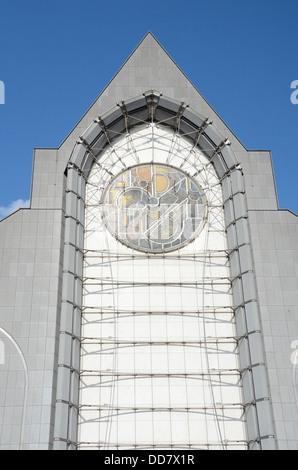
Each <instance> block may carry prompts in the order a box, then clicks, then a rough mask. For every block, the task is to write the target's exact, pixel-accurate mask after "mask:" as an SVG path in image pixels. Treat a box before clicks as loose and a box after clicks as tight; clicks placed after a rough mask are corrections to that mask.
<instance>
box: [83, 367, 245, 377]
mask: <svg viewBox="0 0 298 470" xmlns="http://www.w3.org/2000/svg"><path fill="white" fill-rule="evenodd" d="M225 375H229V376H230V375H240V370H239V369H218V370H217V369H211V370H210V371H206V372H155V373H153V372H119V371H112V370H83V369H82V370H81V372H80V376H81V377H86V376H90V377H194V378H195V377H210V376H218V377H221V376H225Z"/></svg>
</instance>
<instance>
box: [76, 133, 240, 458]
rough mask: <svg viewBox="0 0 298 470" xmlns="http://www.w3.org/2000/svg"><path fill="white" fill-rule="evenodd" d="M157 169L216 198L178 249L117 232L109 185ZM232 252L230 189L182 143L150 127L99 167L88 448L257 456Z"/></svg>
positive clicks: (89, 305)
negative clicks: (142, 243) (240, 352)
mask: <svg viewBox="0 0 298 470" xmlns="http://www.w3.org/2000/svg"><path fill="white" fill-rule="evenodd" d="M152 163H155V164H156V165H158V164H159V165H170V166H171V167H173V168H176V169H181V170H182V171H183V172H186V174H188V175H189V176H190V177H191V178H193V179H194V180H195V182H196V183H195V184H197V185H198V187H200V188H201V189H202V191H203V194H204V197H205V198H206V204H207V209H208V213H207V220H206V223H205V224H204V226H203V227H202V231H198V232H197V236H196V237H195V238H194V239H190V240H189V241H188V243H186V244H185V245H183V244H182V245H183V246H182V245H181V246H180V247H179V249H176V250H175V249H174V246H172V248H173V250H171V251H170V252H167V250H164V251H163V250H157V252H156V253H153V250H148V252H147V253H146V252H141V251H139V250H138V249H137V250H136V249H134V247H133V244H132V245H130V246H126V244H125V243H121V242H120V241H119V240H118V239H117V235H116V233H114V234H113V231H111V230H109V229H107V228H106V227H105V217H104V211H103V210H102V202H103V201H104V195H105V194H106V193H105V191H107V188H111V187H112V186H111V185H110V186H108V185H109V184H110V183H111V181H118V182H119V181H120V180H121V178H122V177H123V174H124V173H125V172H126V173H127V174H130V173H129V171H128V172H127V168H126V167H131V166H133V167H135V165H137V164H140V165H143V167H142V168H146V167H148V165H149V166H150V165H151V164H152ZM126 173H125V174H126ZM183 174H184V173H183ZM119 175H120V179H119V178H118V180H117V177H118V176H119ZM121 175H122V176H121ZM122 179H123V178H122ZM121 181H122V180H121ZM160 183H162V181H160ZM126 196H129V194H127V195H126ZM127 200H129V199H127ZM121 223H125V220H124V219H123V220H122V222H121ZM114 235H116V236H114ZM190 238H191V237H190ZM122 241H123V240H122ZM135 248H138V247H135ZM226 250H227V243H226V233H225V222H224V214H223V209H222V192H221V186H220V183H219V181H218V179H217V176H216V173H215V171H214V169H213V166H212V165H210V163H209V162H208V160H207V158H206V157H205V156H204V155H203V154H202V153H201V152H200V151H199V150H198V149H194V148H192V146H191V144H190V143H189V142H188V141H187V140H186V139H184V138H183V137H182V136H180V135H178V134H175V133H174V132H172V131H171V130H170V129H163V128H162V126H159V127H157V126H155V125H150V126H147V127H140V128H139V129H138V130H137V131H135V132H131V133H129V134H127V135H126V136H123V137H120V138H119V139H118V140H117V141H114V142H113V148H111V149H107V151H106V152H105V153H104V154H103V155H102V156H101V159H100V166H99V165H97V164H95V165H94V167H93V169H92V171H91V174H90V177H89V182H88V183H87V188H86V220H85V247H84V253H85V254H84V279H83V288H84V291H83V314H82V346H81V376H80V420H79V429H78V431H79V432H78V435H79V443H78V447H79V448H80V449H84V448H88V449H90V448H94V449H111V450H113V449H134V448H143V449H150V448H153V447H154V448H160V449H167V448H169V447H170V446H171V448H175V449H184V448H188V449H223V448H229V449H232V448H235V449H236V448H237V449H239V448H243V449H244V448H246V442H245V440H246V436H245V429H244V425H245V423H244V417H243V406H242V396H241V384H240V373H239V370H238V369H239V365H238V356H237V341H236V338H235V324H234V312H233V308H232V305H233V304H232V294H231V279H230V268H229V260H228V254H227V251H226Z"/></svg>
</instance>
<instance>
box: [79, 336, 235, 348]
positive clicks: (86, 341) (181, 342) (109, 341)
mask: <svg viewBox="0 0 298 470" xmlns="http://www.w3.org/2000/svg"><path fill="white" fill-rule="evenodd" d="M77 339H78V338H77ZM236 342H237V339H236V338H234V337H230V338H229V337H227V338H206V339H204V340H191V339H190V340H179V341H178V340H177V341H169V340H163V341H148V340H147V341H135V340H121V339H115V338H110V339H109V338H104V339H101V338H89V337H83V338H81V343H82V344H109V345H115V344H116V345H121V344H126V345H140V346H142V345H148V346H160V345H166V346H167V345H169V346H170V345H173V346H175V345H181V346H186V345H206V344H220V345H222V344H230V343H233V344H234V343H236Z"/></svg>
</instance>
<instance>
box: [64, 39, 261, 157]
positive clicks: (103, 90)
mask: <svg viewBox="0 0 298 470" xmlns="http://www.w3.org/2000/svg"><path fill="white" fill-rule="evenodd" d="M147 36H151V37H152V38H153V39H154V40H155V41H156V43H157V44H158V45H159V47H160V48H161V49H162V50H163V51H164V52H165V54H166V55H167V56H168V57H169V59H170V60H171V61H172V62H173V64H174V65H175V66H176V67H177V69H178V70H179V71H180V72H181V73H182V74H183V75H184V77H185V78H186V80H187V81H188V82H189V83H190V84H191V86H192V87H193V88H194V89H195V90H196V92H197V93H198V94H199V95H200V96H201V98H202V99H203V100H204V101H205V103H206V104H207V105H208V106H209V107H210V109H211V110H212V111H213V112H214V113H215V114H216V116H217V117H218V119H220V121H221V122H222V123H223V124H224V125H225V126H226V127H227V129H228V130H229V132H231V134H232V135H233V136H234V137H235V139H236V140H238V142H239V143H240V144H241V145H242V147H243V148H244V149H245V150H246V151H249V150H248V149H247V148H246V147H245V145H244V144H243V143H242V142H241V140H240V139H239V138H238V137H237V136H236V134H235V133H234V132H233V131H232V130H231V129H230V127H229V126H228V125H227V124H226V122H225V121H224V120H223V119H222V118H221V117H220V115H219V114H218V113H217V112H216V111H215V109H214V108H213V106H211V104H210V103H209V102H208V100H207V99H206V98H205V97H204V96H203V95H202V93H201V92H200V91H199V90H198V89H197V87H196V86H195V85H194V84H193V83H192V81H191V80H190V79H189V78H188V77H187V75H186V74H185V73H184V72H183V70H182V69H181V68H180V67H179V65H177V63H176V62H175V61H174V59H173V58H172V57H171V56H170V54H169V53H168V52H167V51H166V49H165V48H164V47H163V46H162V44H160V42H159V41H158V39H156V37H155V36H154V34H153V33H152V32H151V31H150V30H149V31H148V32H147V33H146V34H145V36H144V37H143V38H142V39H141V41H140V42H139V43H138V45H137V46H136V47H135V48H134V49H133V51H132V52H131V53H130V54H129V56H128V57H127V59H126V60H125V61H124V62H123V64H122V65H121V67H120V68H119V69H118V71H117V72H116V73H115V74H114V75H113V77H112V78H111V79H110V80H109V82H108V83H107V85H106V86H105V87H104V88H103V89H102V91H101V92H100V94H99V95H98V96H97V98H95V100H94V101H93V102H92V103H91V105H90V106H89V107H88V109H87V110H86V112H85V113H84V114H83V115H82V117H81V118H80V119H79V120H78V121H77V123H76V124H75V125H74V126H73V128H72V129H71V130H70V132H69V133H68V134H67V136H66V137H65V139H63V141H62V142H61V143H60V145H59V147H57V149H60V148H61V147H62V146H63V144H64V143H65V142H66V141H67V139H68V138H69V136H70V135H71V134H72V132H73V131H74V130H75V128H76V127H77V126H78V124H79V123H80V122H81V121H82V120H83V119H84V117H85V116H86V115H87V114H88V112H89V111H90V109H91V108H92V107H93V106H94V105H95V103H96V101H97V100H98V99H99V98H100V97H101V95H102V94H103V93H104V92H105V90H106V89H107V88H108V87H109V86H110V84H111V83H112V81H113V80H114V79H115V77H116V76H117V75H118V74H119V73H120V71H121V70H122V69H123V68H124V67H125V65H126V63H127V62H128V61H129V59H130V58H131V57H132V56H133V54H134V53H135V52H136V50H137V49H138V48H139V47H140V46H141V44H142V43H143V42H144V40H145V39H146V38H147ZM251 151H256V150H251Z"/></svg>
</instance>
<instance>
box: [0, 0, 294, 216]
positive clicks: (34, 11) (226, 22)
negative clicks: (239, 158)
mask: <svg viewBox="0 0 298 470" xmlns="http://www.w3.org/2000/svg"><path fill="white" fill-rule="evenodd" d="M297 17H298V2H297V1H296V0H262V1H260V0H259V1H256V0H250V1H244V0H212V1H209V2H207V1H206V0H204V1H201V0H184V1H183V2H181V0H179V1H178V0H159V1H156V0H153V1H150V2H148V1H143V0H138V1H136V0H126V2H123V1H120V0H111V1H110V2H107V1H104V0H59V1H57V0H51V1H49V0H42V1H41V0H26V1H25V0H0V81H2V82H3V83H4V85H5V104H0V142H1V144H0V158H1V173H0V218H1V217H4V216H5V215H7V214H8V213H9V212H10V211H11V210H15V209H16V208H17V207H19V206H20V205H26V204H27V203H26V201H27V200H28V199H29V198H30V186H31V172H32V158H33V150H34V148H35V147H51V148H53V147H58V146H59V145H60V143H61V142H62V141H63V140H64V138H65V137H66V135H67V134H68V133H69V132H70V131H71V129H72V128H73V127H74V126H75V124H76V123H77V122H78V120H79V119H80V118H81V116H82V115H83V114H84V113H85V111H86V110H87V109H88V108H89V106H90V105H91V104H92V103H93V101H94V100H95V99H96V98H97V96H98V95H99V94H100V93H101V91H102V90H103V88H104V87H105V86H106V85H107V83H108V82H109V81H110V80H111V78H112V77H113V76H114V74H115V73H116V72H117V70H118V69H119V68H120V67H121V66H122V64H123V63H124V62H125V60H126V59H127V58H128V56H129V55H130V54H131V52H132V51H133V50H134V49H135V47H136V46H137V45H138V43H139V42H140V41H141V40H142V38H143V37H144V36H145V34H146V33H147V32H148V31H149V30H150V31H151V32H152V33H153V34H154V35H155V37H156V38H157V39H158V41H159V42H160V43H161V44H162V46H163V47H164V48H165V49H166V50H167V52H168V53H169V54H170V55H171V57H172V58H173V59H174V60H175V62H176V63H177V64H178V66H179V67H180V68H181V69H182V70H183V72H184V73H185V74H186V75H187V77H188V78H189V79H190V80H191V81H192V82H193V84H194V85H195V86H196V87H197V88H198V89H199V91H200V92H201V93H202V94H203V96H204V97H205V98H206V99H207V100H208V101H209V103H210V104H211V106H212V107H213V108H214V109H215V110H216V111H217V113H218V114H219V115H220V116H221V117H222V119H223V120H224V121H225V122H226V124H227V125H228V126H229V127H230V129H231V130H232V131H233V132H234V133H235V134H236V135H237V137H238V138H239V139H240V140H241V141H242V142H243V144H244V145H245V146H246V148H248V149H257V150H259V149H261V150H263V149H265V150H271V152H272V159H273V167H274V170H275V179H276V185H277V192H278V199H279V206H280V208H282V209H290V210H291V211H293V212H295V213H298V184H297V183H298V177H297V175H298V104H297V105H295V104H292V102H291V100H290V98H291V93H292V92H293V91H294V90H291V88H290V86H291V83H292V82H293V81H294V80H298V59H297V57H298V34H297V29H298V28H297ZM0 102H1V96H0Z"/></svg>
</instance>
